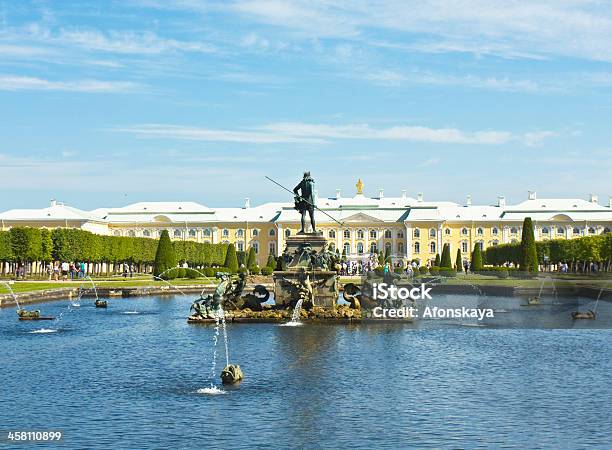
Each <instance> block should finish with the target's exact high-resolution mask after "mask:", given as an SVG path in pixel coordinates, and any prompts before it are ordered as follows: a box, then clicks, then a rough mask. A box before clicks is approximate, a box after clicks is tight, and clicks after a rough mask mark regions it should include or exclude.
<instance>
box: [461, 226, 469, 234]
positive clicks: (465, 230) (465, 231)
mask: <svg viewBox="0 0 612 450" xmlns="http://www.w3.org/2000/svg"><path fill="white" fill-rule="evenodd" d="M461 234H462V235H463V236H467V235H468V229H467V228H465V227H464V228H461Z"/></svg>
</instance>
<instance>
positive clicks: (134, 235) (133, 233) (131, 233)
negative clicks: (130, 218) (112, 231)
mask: <svg viewBox="0 0 612 450" xmlns="http://www.w3.org/2000/svg"><path fill="white" fill-rule="evenodd" d="M128 236H129V237H136V232H135V231H134V230H129V231H128Z"/></svg>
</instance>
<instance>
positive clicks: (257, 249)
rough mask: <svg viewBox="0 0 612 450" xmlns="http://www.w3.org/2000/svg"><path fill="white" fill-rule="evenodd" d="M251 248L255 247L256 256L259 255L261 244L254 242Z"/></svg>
mask: <svg viewBox="0 0 612 450" xmlns="http://www.w3.org/2000/svg"><path fill="white" fill-rule="evenodd" d="M251 247H253V250H255V253H256V254H258V253H259V243H258V242H252V243H251Z"/></svg>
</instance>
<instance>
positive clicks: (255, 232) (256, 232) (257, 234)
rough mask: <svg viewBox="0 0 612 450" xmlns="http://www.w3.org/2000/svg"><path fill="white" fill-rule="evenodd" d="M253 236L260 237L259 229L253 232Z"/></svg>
mask: <svg viewBox="0 0 612 450" xmlns="http://www.w3.org/2000/svg"><path fill="white" fill-rule="evenodd" d="M252 236H253V237H257V236H259V230H258V229H257V228H255V229H254V230H253V232H252Z"/></svg>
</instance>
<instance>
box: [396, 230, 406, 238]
mask: <svg viewBox="0 0 612 450" xmlns="http://www.w3.org/2000/svg"><path fill="white" fill-rule="evenodd" d="M397 237H398V239H403V238H404V232H403V231H402V230H399V231H398V232H397Z"/></svg>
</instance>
